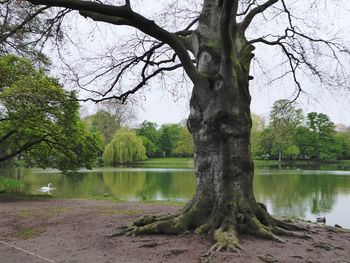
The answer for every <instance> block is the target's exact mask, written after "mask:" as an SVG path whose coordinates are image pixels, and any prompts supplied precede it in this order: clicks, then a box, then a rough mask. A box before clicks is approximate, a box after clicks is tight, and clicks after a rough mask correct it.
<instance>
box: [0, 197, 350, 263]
mask: <svg viewBox="0 0 350 263" xmlns="http://www.w3.org/2000/svg"><path fill="white" fill-rule="evenodd" d="M178 209H180V208H179V207H178V206H169V205H160V204H145V203H133V202H128V203H126V202H125V203H120V202H111V201H94V200H68V199H48V200H25V201H24V200H16V201H9V200H0V263H17V262H18V263H22V262H26V263H34V262H35V263H45V262H51V263H52V262H57V263H58V262H62V263H63V262H65V263H74V262H76V263H80V262H81V263H90V262H91V263H95V262H99V263H112V262H118V263H119V262H181V263H184V262H237V263H243V262H244V263H251V262H260V263H263V262H283V263H284V262H305V263H316V262H327V263H329V262H350V249H349V248H350V232H346V231H344V232H339V231H337V230H336V229H335V228H329V227H324V226H319V225H316V224H313V225H310V230H311V233H309V234H310V235H311V236H312V238H313V239H312V240H310V239H297V238H291V237H286V238H284V240H285V241H286V242H285V243H277V242H273V241H267V240H261V239H257V238H253V237H251V236H242V237H241V245H242V247H243V249H244V250H242V251H240V252H238V253H228V252H216V253H215V254H214V255H212V257H205V256H203V255H204V254H205V253H206V252H207V251H208V249H209V248H210V247H211V245H212V244H213V241H212V240H210V238H208V237H207V236H200V235H196V234H192V233H188V234H184V235H181V236H166V235H142V236H136V237H126V236H121V237H113V238H110V237H108V236H109V235H110V234H112V233H114V232H115V231H116V228H118V227H122V226H125V225H130V224H132V222H133V220H135V219H136V218H138V217H140V216H142V215H145V214H166V213H173V212H175V211H177V210H178Z"/></svg>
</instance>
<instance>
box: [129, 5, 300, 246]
mask: <svg viewBox="0 0 350 263" xmlns="http://www.w3.org/2000/svg"><path fill="white" fill-rule="evenodd" d="M220 3H222V1H219V0H218V1H212V0H208V1H204V6H203V10H202V15H201V16H200V21H199V26H198V28H197V30H196V34H195V37H194V39H193V52H194V54H195V57H196V60H197V69H198V71H199V72H200V73H201V79H200V80H199V81H198V82H197V83H195V86H194V88H193V92H192V98H191V101H190V116H189V119H188V127H189V130H190V131H191V133H192V135H193V139H194V144H195V158H194V159H195V173H196V193H195V195H194V197H193V199H192V200H191V201H190V202H189V203H188V204H187V205H186V206H185V207H184V209H183V210H182V211H181V212H180V213H178V214H176V215H171V216H164V217H154V216H146V217H144V218H142V219H139V220H137V221H136V222H135V223H134V226H135V228H132V229H131V233H135V234H137V233H167V234H178V233H182V232H185V231H188V230H194V231H195V232H196V233H211V234H212V235H213V237H214V239H215V241H216V244H215V245H214V248H215V249H218V250H221V249H225V250H235V249H237V248H239V240H238V234H239V233H249V234H253V235H255V236H259V237H263V238H268V239H273V240H276V241H281V240H280V239H279V238H278V237H277V236H276V235H275V234H292V233H293V232H290V231H289V230H292V229H297V228H298V227H297V226H295V225H290V224H287V223H285V222H283V221H280V220H276V219H274V218H273V217H271V216H270V215H269V214H268V213H267V211H266V208H265V206H264V205H262V204H260V203H257V202H256V200H255V198H254V194H253V174H254V165H253V161H252V158H251V150H250V130H251V125H252V121H251V116H250V100H251V99H250V95H249V79H250V77H249V68H250V63H251V59H252V58H253V56H254V55H253V53H252V51H253V50H254V47H253V46H251V45H250V44H249V43H248V41H247V40H246V39H245V37H244V33H243V32H242V31H240V30H239V28H238V27H236V28H235V27H233V28H232V30H231V31H230V32H231V35H230V37H229V38H228V39H229V41H230V42H232V43H231V44H230V45H226V44H225V43H223V41H228V39H226V36H224V35H223V34H222V32H221V30H222V26H223V25H222V24H223V22H222V17H220V16H219V15H218V12H217V8H218V6H220ZM221 13H222V14H221V15H222V16H224V15H225V14H224V11H223V12H221ZM127 231H130V229H129V230H127ZM293 235H294V234H293Z"/></svg>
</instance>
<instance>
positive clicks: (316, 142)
mask: <svg viewBox="0 0 350 263" xmlns="http://www.w3.org/2000/svg"><path fill="white" fill-rule="evenodd" d="M307 128H308V129H309V136H308V138H309V140H308V145H307V147H308V152H309V153H310V157H311V158H314V159H316V160H323V159H336V158H337V155H338V153H339V152H340V145H338V144H337V141H336V139H335V131H334V128H335V125H334V123H333V122H331V120H330V119H329V117H328V116H327V115H326V114H323V113H317V112H310V113H309V114H308V115H307Z"/></svg>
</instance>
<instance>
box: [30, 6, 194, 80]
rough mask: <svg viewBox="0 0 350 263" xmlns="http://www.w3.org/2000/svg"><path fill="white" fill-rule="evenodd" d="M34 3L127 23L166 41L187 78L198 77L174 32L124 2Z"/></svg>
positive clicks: (111, 21) (117, 22) (102, 19)
mask: <svg viewBox="0 0 350 263" xmlns="http://www.w3.org/2000/svg"><path fill="white" fill-rule="evenodd" d="M27 1H29V2H31V3H32V4H34V5H47V6H57V7H66V8H70V9H74V10H78V11H79V12H80V14H81V15H83V16H88V17H90V18H92V19H94V20H95V21H101V22H107V23H112V24H117V25H122V24H124V25H129V26H132V27H134V28H137V29H139V30H140V31H142V32H144V33H145V34H147V35H149V36H151V37H154V38H155V39H158V40H160V41H162V42H165V43H167V44H168V45H169V46H170V47H171V48H172V49H174V51H175V52H176V54H177V55H178V57H179V59H180V60H181V62H182V65H183V67H184V70H185V71H186V73H187V75H188V76H189V78H190V79H191V80H192V81H193V82H194V83H196V82H197V81H198V80H199V79H200V74H199V73H198V71H197V70H196V68H195V66H194V65H193V63H192V60H191V58H190V56H189V54H188V52H187V49H186V48H185V46H184V45H183V44H182V41H181V40H180V39H179V38H178V36H177V35H176V34H173V33H170V32H168V31H166V30H165V29H163V28H161V27H159V26H158V25H156V24H155V22H154V21H152V20H149V19H147V18H145V17H143V16H142V15H140V14H138V13H135V12H134V11H133V10H131V8H130V7H129V6H128V5H127V4H126V5H124V6H113V5H107V4H100V3H96V2H91V1H81V0H27Z"/></svg>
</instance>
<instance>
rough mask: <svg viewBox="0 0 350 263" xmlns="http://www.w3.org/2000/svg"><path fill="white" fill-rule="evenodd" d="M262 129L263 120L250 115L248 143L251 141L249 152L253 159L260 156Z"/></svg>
mask: <svg viewBox="0 0 350 263" xmlns="http://www.w3.org/2000/svg"><path fill="white" fill-rule="evenodd" d="M263 129H264V121H263V119H262V118H261V117H260V116H258V115H256V114H254V113H252V130H251V132H250V141H251V152H252V155H253V157H258V158H260V156H259V155H260V154H261V150H262V149H261V139H262V131H263Z"/></svg>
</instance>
